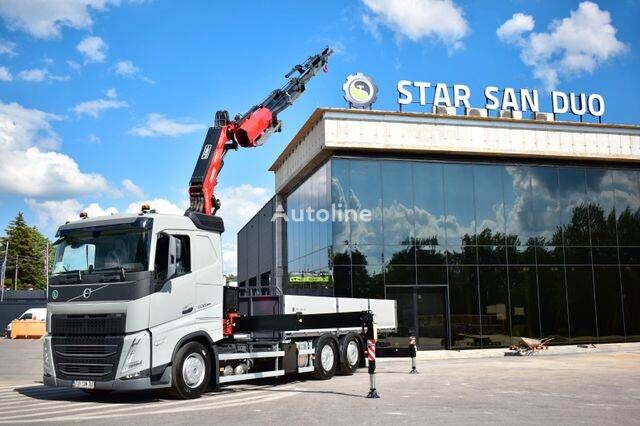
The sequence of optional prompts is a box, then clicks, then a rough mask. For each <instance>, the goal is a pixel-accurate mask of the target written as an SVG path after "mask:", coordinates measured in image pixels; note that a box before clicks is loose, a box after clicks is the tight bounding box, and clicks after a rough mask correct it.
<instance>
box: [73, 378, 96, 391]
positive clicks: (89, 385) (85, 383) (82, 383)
mask: <svg viewBox="0 0 640 426" xmlns="http://www.w3.org/2000/svg"><path fill="white" fill-rule="evenodd" d="M73 387H74V388H78V389H93V388H95V387H96V382H92V381H90V380H74V381H73Z"/></svg>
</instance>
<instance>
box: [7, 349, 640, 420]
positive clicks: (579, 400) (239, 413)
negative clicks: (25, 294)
mask: <svg viewBox="0 0 640 426" xmlns="http://www.w3.org/2000/svg"><path fill="white" fill-rule="evenodd" d="M41 347H42V342H41V341H9V340H1V339H0V362H1V364H0V424H18V423H44V424H59V423H80V422H89V421H90V422H91V424H92V426H93V425H107V424H131V423H132V422H135V423H136V424H145V425H146V424H154V425H156V426H157V425H160V424H162V425H164V424H193V423H204V424H213V423H216V424H283V423H287V424H321V425H326V424H328V423H329V424H350V425H354V424H418V423H420V424H425V423H436V424H462V423H465V424H469V423H473V424H494V423H505V422H508V423H524V424H536V425H539V424H638V422H639V420H638V419H639V418H640V350H638V349H637V347H636V346H633V345H630V346H628V347H625V346H621V348H620V349H618V350H616V351H609V352H597V351H594V352H589V353H572V354H558V355H554V356H538V355H534V356H530V357H485V358H481V357H474V358H462V359H460V358H455V357H452V358H446V357H443V359H420V360H419V361H418V369H419V372H420V374H417V375H409V374H408V372H409V369H410V363H409V360H408V359H391V360H390V359H385V360H384V361H381V362H379V363H378V374H377V385H378V390H379V392H380V394H381V396H382V397H381V399H365V398H364V396H365V395H366V394H367V392H368V388H369V379H368V375H367V374H366V370H362V371H360V372H358V373H357V374H355V375H353V376H340V377H334V378H333V379H331V380H328V381H315V380H300V379H295V380H292V379H279V380H275V379H274V380H263V381H256V382H252V383H246V384H237V385H232V386H226V387H223V388H222V389H221V390H220V391H218V392H211V393H208V394H206V395H205V396H203V397H202V398H200V399H197V400H189V401H181V400H174V399H170V398H168V397H166V396H165V395H164V393H162V392H137V393H121V394H113V395H110V396H108V397H103V398H95V397H91V396H88V395H85V394H84V393H83V392H81V391H78V390H71V389H58V388H47V387H44V386H42V384H41V382H40V380H41V365H40V363H41V361H40V360H41V355H40V351H41ZM625 348H628V349H625ZM422 358H424V357H422Z"/></svg>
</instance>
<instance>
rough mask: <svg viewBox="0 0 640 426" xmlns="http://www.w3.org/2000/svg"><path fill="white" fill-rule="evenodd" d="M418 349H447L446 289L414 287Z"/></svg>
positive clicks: (442, 287)
mask: <svg viewBox="0 0 640 426" xmlns="http://www.w3.org/2000/svg"><path fill="white" fill-rule="evenodd" d="M415 297H416V317H417V318H416V321H417V338H418V342H417V343H418V349H423V350H424V349H447V348H448V346H449V339H448V334H449V333H448V328H449V327H448V325H447V288H446V287H444V286H441V287H416V295H415Z"/></svg>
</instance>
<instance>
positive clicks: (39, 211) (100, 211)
mask: <svg viewBox="0 0 640 426" xmlns="http://www.w3.org/2000/svg"><path fill="white" fill-rule="evenodd" d="M24 201H25V203H26V204H27V206H29V208H31V209H32V210H33V211H34V213H35V214H36V218H37V221H38V225H39V226H40V227H43V228H44V227H48V226H60V225H63V224H64V223H65V222H67V221H71V220H78V219H79V215H80V212H86V213H87V214H88V215H89V217H100V216H110V215H112V214H118V209H116V208H115V207H108V208H103V207H101V206H100V204H98V203H91V204H89V205H86V206H85V205H83V204H82V203H80V202H79V201H78V200H76V199H73V198H70V199H66V200H47V201H37V200H34V199H33V198H27V199H25V200H24Z"/></svg>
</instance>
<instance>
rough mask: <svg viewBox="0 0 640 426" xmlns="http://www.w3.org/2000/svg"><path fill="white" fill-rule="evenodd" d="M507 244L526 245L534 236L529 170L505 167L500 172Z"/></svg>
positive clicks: (527, 168) (518, 167)
mask: <svg viewBox="0 0 640 426" xmlns="http://www.w3.org/2000/svg"><path fill="white" fill-rule="evenodd" d="M502 185H503V194H504V212H505V213H504V214H505V222H506V229H507V236H506V240H507V244H509V245H527V243H528V242H529V239H530V237H532V236H534V234H533V229H532V216H531V206H530V204H531V168H530V167H524V166H507V167H504V169H503V172H502Z"/></svg>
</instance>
